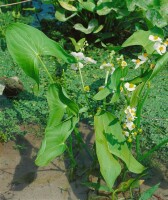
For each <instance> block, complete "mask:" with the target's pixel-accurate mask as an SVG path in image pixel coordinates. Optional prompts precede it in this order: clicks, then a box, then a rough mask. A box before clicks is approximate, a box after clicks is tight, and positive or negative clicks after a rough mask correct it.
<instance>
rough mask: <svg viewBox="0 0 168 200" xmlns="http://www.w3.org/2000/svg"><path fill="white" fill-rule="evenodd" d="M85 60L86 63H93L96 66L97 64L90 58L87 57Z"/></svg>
mask: <svg viewBox="0 0 168 200" xmlns="http://www.w3.org/2000/svg"><path fill="white" fill-rule="evenodd" d="M84 60H85V62H86V63H93V64H96V63H97V61H96V60H93V59H92V58H90V57H85V58H84Z"/></svg>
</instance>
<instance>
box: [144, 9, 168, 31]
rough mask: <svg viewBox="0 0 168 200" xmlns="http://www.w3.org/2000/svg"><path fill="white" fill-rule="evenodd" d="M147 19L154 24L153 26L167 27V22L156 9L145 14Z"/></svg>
mask: <svg viewBox="0 0 168 200" xmlns="http://www.w3.org/2000/svg"><path fill="white" fill-rule="evenodd" d="M145 16H146V18H147V19H148V20H149V21H150V22H151V23H152V24H153V26H157V27H160V28H163V27H164V26H166V25H167V22H166V20H165V19H164V18H163V17H162V15H161V14H160V13H159V11H158V10H156V9H150V10H148V11H147V12H146V13H145Z"/></svg>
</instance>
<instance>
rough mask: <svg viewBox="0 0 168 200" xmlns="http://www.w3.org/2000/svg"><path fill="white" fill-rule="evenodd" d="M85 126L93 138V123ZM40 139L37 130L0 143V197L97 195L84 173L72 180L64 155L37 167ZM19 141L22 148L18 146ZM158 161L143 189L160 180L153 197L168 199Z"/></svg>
mask: <svg viewBox="0 0 168 200" xmlns="http://www.w3.org/2000/svg"><path fill="white" fill-rule="evenodd" d="M81 130H83V132H84V133H85V137H86V140H88V142H90V141H91V140H93V134H92V130H91V129H90V128H89V126H87V125H85V124H81ZM40 141H41V139H39V138H37V137H35V136H34V135H33V134H27V135H26V136H25V137H24V138H22V139H19V140H18V141H17V145H16V143H15V142H13V141H10V142H8V143H6V144H4V145H2V144H0V200H87V199H93V198H91V197H88V193H89V194H90V192H89V190H88V189H87V188H86V187H84V186H83V185H82V184H81V182H82V181H83V180H82V176H81V177H80V175H79V176H78V177H77V179H76V180H74V181H72V182H70V181H69V180H68V167H67V165H66V164H65V163H64V161H63V159H62V160H61V159H60V158H59V159H55V160H54V161H53V162H52V163H51V164H50V165H48V166H47V167H37V166H36V165H35V164H34V160H35V156H36V154H37V151H38V148H39V147H40ZM19 145H21V147H22V148H23V149H22V150H21V148H19V150H18V149H15V148H16V147H19ZM14 147H15V148H14ZM80 156H81V155H80ZM82 162H83V166H84V165H86V164H87V162H89V161H88V159H82ZM155 162H157V163H155ZM154 163H155V164H156V165H155V167H154V168H153V169H152V170H151V174H150V178H149V177H148V179H147V180H146V181H145V183H144V184H143V186H142V188H141V190H142V191H144V190H146V189H148V188H149V187H150V186H152V185H155V184H157V183H159V182H160V183H161V184H160V188H159V189H158V190H157V192H156V194H155V196H154V197H152V200H168V170H167V167H166V166H165V165H163V164H162V163H158V161H154ZM81 174H82V172H81ZM89 196H90V195H89ZM99 200H102V199H100V198H99Z"/></svg>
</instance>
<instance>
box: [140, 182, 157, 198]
mask: <svg viewBox="0 0 168 200" xmlns="http://www.w3.org/2000/svg"><path fill="white" fill-rule="evenodd" d="M159 185H160V183H159V184H157V185H154V186H153V187H151V188H149V189H148V190H146V191H145V192H143V193H142V194H141V197H140V199H139V200H148V199H150V198H151V197H152V195H153V194H154V193H155V192H156V190H157V189H158V187H159Z"/></svg>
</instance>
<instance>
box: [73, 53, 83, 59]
mask: <svg viewBox="0 0 168 200" xmlns="http://www.w3.org/2000/svg"><path fill="white" fill-rule="evenodd" d="M71 55H73V56H74V57H75V58H76V59H78V60H84V59H85V56H84V54H83V53H82V52H71Z"/></svg>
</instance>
